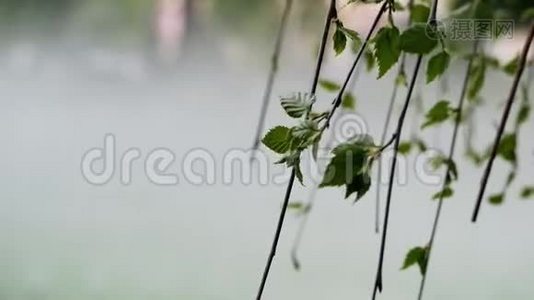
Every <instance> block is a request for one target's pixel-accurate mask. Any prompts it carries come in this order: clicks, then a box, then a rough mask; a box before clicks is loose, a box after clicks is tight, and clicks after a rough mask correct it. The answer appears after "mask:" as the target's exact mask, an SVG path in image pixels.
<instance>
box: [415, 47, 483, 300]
mask: <svg viewBox="0 0 534 300" xmlns="http://www.w3.org/2000/svg"><path fill="white" fill-rule="evenodd" d="M477 52H478V40H475V42H474V43H473V51H472V55H471V57H470V58H469V63H468V65H467V69H466V70H465V76H464V81H463V84H462V91H461V93H460V99H459V100H458V106H457V107H456V111H457V113H456V118H455V120H454V129H453V133H452V138H451V144H450V148H449V156H448V161H451V160H452V159H453V158H454V150H455V148H456V140H457V138H458V131H459V128H460V124H461V122H462V111H463V107H464V102H465V94H466V92H467V87H468V84H469V76H470V74H471V69H472V67H473V58H474V57H475V56H476V55H477ZM449 172H450V164H447V170H446V171H445V175H447V174H449ZM446 185H447V181H444V182H443V186H442V189H444V188H445V187H446ZM442 206H443V193H441V194H440V197H439V199H438V205H437V207H436V214H435V216H434V223H433V225H432V232H431V234H430V239H429V242H428V252H427V256H426V258H425V261H426V272H424V273H423V275H422V277H421V284H420V286H419V296H418V299H419V300H421V299H423V291H424V288H425V282H426V278H427V276H428V270H429V267H428V266H429V264H430V255H431V253H432V247H433V245H434V239H435V237H436V232H437V229H438V224H439V218H440V216H441V208H442Z"/></svg>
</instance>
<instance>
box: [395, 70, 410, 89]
mask: <svg viewBox="0 0 534 300" xmlns="http://www.w3.org/2000/svg"><path fill="white" fill-rule="evenodd" d="M395 84H396V85H403V86H406V87H407V86H408V80H407V79H406V73H405V72H404V70H402V71H401V72H400V73H399V74H398V75H397V78H395Z"/></svg>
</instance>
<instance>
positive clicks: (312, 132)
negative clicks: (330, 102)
mask: <svg viewBox="0 0 534 300" xmlns="http://www.w3.org/2000/svg"><path fill="white" fill-rule="evenodd" d="M318 126H319V125H318V123H317V121H312V120H305V121H302V122H301V123H300V124H299V125H297V126H295V127H293V128H291V129H290V130H291V136H292V139H291V143H290V149H291V150H300V151H301V150H304V149H306V148H307V147H308V146H310V145H312V144H314V143H316V142H318V140H319V138H320V136H321V131H320V130H319V128H318Z"/></svg>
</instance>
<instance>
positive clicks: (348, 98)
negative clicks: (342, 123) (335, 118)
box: [341, 92, 356, 110]
mask: <svg viewBox="0 0 534 300" xmlns="http://www.w3.org/2000/svg"><path fill="white" fill-rule="evenodd" d="M341 107H343V108H344V109H347V110H354V109H355V108H356V98H355V97H354V95H353V94H352V93H350V92H345V94H344V95H343V99H342V100H341Z"/></svg>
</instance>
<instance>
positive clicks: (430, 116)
mask: <svg viewBox="0 0 534 300" xmlns="http://www.w3.org/2000/svg"><path fill="white" fill-rule="evenodd" d="M451 115H452V109H451V108H450V107H449V101H446V100H441V101H439V102H438V103H436V104H435V105H434V106H433V107H432V108H431V109H430V110H429V111H428V112H427V113H426V115H425V122H424V123H423V125H422V126H421V128H422V129H424V128H426V127H428V126H431V125H434V124H439V123H442V122H444V121H446V120H447V119H448V118H449V117H451Z"/></svg>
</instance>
